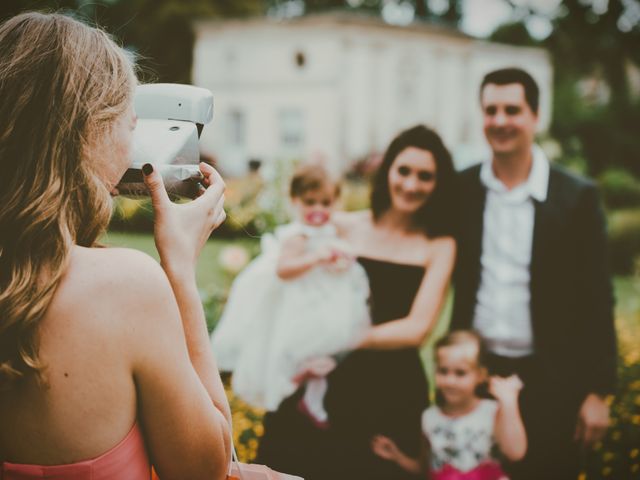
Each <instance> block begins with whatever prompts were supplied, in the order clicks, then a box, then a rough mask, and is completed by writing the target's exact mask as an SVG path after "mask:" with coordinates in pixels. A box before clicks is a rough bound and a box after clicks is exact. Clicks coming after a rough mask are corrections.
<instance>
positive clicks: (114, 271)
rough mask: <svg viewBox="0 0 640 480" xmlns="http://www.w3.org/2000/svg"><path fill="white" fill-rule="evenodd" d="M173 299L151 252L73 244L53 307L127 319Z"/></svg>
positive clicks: (166, 280)
mask: <svg viewBox="0 0 640 480" xmlns="http://www.w3.org/2000/svg"><path fill="white" fill-rule="evenodd" d="M171 300H173V294H172V291H171V287H170V284H169V281H168V279H167V277H166V275H165V273H164V271H163V270H162V268H161V267H160V265H159V264H158V263H157V262H156V261H155V260H154V259H153V258H151V257H150V256H148V255H146V254H144V253H142V252H139V251H136V250H131V249H126V248H83V247H73V249H72V251H71V255H70V261H69V265H68V267H67V271H66V272H65V275H64V277H63V279H62V281H61V283H60V285H59V287H58V290H57V292H56V295H55V297H54V300H53V302H52V305H51V307H52V309H54V310H58V309H59V311H60V312H68V313H71V314H73V313H74V312H77V313H81V312H92V314H91V316H90V317H89V318H93V319H95V320H96V321H97V322H100V321H101V319H102V318H104V317H109V318H110V319H113V320H111V321H109V322H108V323H109V324H110V325H113V324H114V322H115V321H116V320H115V319H120V318H121V319H123V320H126V319H127V318H130V317H131V316H132V315H135V314H136V312H138V313H139V311H140V310H144V309H148V308H149V307H155V306H157V305H159V306H162V305H165V306H166V305H167V303H168V302H169V301H171ZM174 302H175V300H174Z"/></svg>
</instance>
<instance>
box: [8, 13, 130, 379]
mask: <svg viewBox="0 0 640 480" xmlns="http://www.w3.org/2000/svg"><path fill="white" fill-rule="evenodd" d="M136 82H137V81H136V78H135V73H134V70H133V65H132V61H131V59H130V58H129V56H128V55H127V54H126V52H125V51H124V50H122V49H121V48H120V47H118V46H117V45H116V44H115V43H114V42H113V40H112V39H111V38H110V37H109V35H107V34H106V33H105V32H103V31H101V30H99V29H96V28H92V27H89V26H87V25H85V24H84V23H82V22H80V21H77V20H74V19H73V18H70V17H69V16H66V15H61V14H43V13H36V12H31V13H24V14H21V15H18V16H16V17H13V18H11V19H9V20H8V21H6V22H5V23H4V24H2V25H1V26H0V99H2V100H1V101H0V389H6V388H10V387H12V386H13V385H14V384H15V383H16V382H17V381H18V380H20V379H22V378H24V377H25V376H27V375H28V374H30V373H37V374H38V375H39V374H40V373H41V371H42V368H43V367H44V365H43V364H42V362H41V361H40V359H39V358H38V324H39V322H40V321H41V319H42V317H43V315H44V313H45V311H46V309H47V307H48V306H49V304H50V302H51V299H52V297H53V295H54V293H55V290H56V287H57V286H58V284H59V283H60V279H61V277H62V275H63V273H64V270H65V267H66V265H67V261H68V256H69V251H70V248H71V246H72V245H74V244H77V245H81V246H85V247H91V246H95V244H96V240H97V238H98V237H99V236H100V235H101V233H103V232H104V230H105V228H106V226H107V224H108V222H109V218H110V215H111V199H110V195H109V191H108V190H107V187H106V185H105V184H104V182H103V180H101V179H100V178H99V175H98V173H97V171H96V165H97V164H98V163H99V158H97V157H99V155H100V154H101V151H106V150H108V147H109V145H108V144H106V143H105V142H108V141H109V140H110V138H111V133H112V126H113V124H114V120H116V119H117V118H118V117H119V116H120V115H122V114H124V112H125V111H127V108H128V107H129V106H130V105H131V102H132V98H133V91H134V87H135V85H136ZM100 147H105V148H102V149H101V148H100ZM90 157H91V158H90Z"/></svg>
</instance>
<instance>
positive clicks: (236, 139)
mask: <svg viewBox="0 0 640 480" xmlns="http://www.w3.org/2000/svg"><path fill="white" fill-rule="evenodd" d="M227 125H228V128H229V136H228V138H229V142H230V143H231V144H232V145H233V146H236V147H241V146H244V144H245V143H246V118H245V114H244V112H243V111H241V110H238V109H235V110H231V111H230V112H229V121H228V123H227Z"/></svg>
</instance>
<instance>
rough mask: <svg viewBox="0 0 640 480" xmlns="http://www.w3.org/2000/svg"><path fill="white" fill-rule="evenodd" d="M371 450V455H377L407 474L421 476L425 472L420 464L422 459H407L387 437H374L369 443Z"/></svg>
mask: <svg viewBox="0 0 640 480" xmlns="http://www.w3.org/2000/svg"><path fill="white" fill-rule="evenodd" d="M371 449H372V450H373V453H375V454H376V455H378V456H379V457H380V458H384V459H385V460H389V461H391V462H395V463H396V464H397V465H398V466H399V467H400V468H402V469H403V470H405V471H407V472H410V473H415V474H421V473H423V472H424V471H425V470H424V469H423V468H424V467H423V464H422V462H421V460H422V459H415V458H411V457H409V456H408V455H406V454H405V453H404V452H403V451H402V450H400V449H399V448H398V446H397V445H396V443H395V442H394V441H393V440H391V439H390V438H389V437H385V436H384V435H376V436H375V437H373V440H372V441H371Z"/></svg>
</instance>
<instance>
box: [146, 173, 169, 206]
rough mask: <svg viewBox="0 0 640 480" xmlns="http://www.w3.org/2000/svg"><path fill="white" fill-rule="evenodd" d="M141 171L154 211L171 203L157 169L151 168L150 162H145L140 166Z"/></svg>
mask: <svg viewBox="0 0 640 480" xmlns="http://www.w3.org/2000/svg"><path fill="white" fill-rule="evenodd" d="M142 173H143V177H144V183H145V185H146V186H147V188H148V189H149V194H150V195H151V203H152V204H153V208H154V210H156V211H161V210H162V209H163V208H166V206H167V205H168V204H169V203H171V202H170V200H169V196H168V195H167V192H166V191H165V189H164V183H163V181H162V175H160V172H158V170H157V169H155V168H153V165H151V164H150V163H145V164H144V165H143V166H142Z"/></svg>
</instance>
